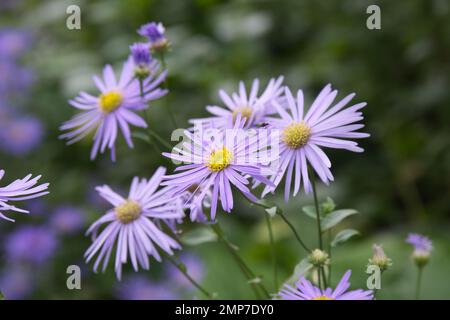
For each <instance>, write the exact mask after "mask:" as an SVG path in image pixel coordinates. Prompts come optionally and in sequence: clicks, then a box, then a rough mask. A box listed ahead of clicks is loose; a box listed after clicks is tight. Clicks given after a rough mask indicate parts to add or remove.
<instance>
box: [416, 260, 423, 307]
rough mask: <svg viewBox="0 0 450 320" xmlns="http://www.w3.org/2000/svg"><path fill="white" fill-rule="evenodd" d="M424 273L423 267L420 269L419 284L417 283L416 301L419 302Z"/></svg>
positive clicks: (418, 274)
mask: <svg viewBox="0 0 450 320" xmlns="http://www.w3.org/2000/svg"><path fill="white" fill-rule="evenodd" d="M422 272H423V267H418V273H417V283H416V300H419V297H420V284H421V282H422Z"/></svg>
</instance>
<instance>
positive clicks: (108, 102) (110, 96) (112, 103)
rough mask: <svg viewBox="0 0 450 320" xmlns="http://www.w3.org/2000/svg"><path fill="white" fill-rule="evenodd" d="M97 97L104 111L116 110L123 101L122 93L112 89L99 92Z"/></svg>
mask: <svg viewBox="0 0 450 320" xmlns="http://www.w3.org/2000/svg"><path fill="white" fill-rule="evenodd" d="M99 99H100V109H101V110H102V111H103V112H106V113H109V112H113V111H114V110H116V109H117V108H118V107H119V106H120V105H121V104H122V101H123V97H122V95H121V94H120V93H118V92H114V91H111V92H108V93H103V94H101V95H100V96H99Z"/></svg>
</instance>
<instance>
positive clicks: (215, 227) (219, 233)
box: [211, 223, 270, 299]
mask: <svg viewBox="0 0 450 320" xmlns="http://www.w3.org/2000/svg"><path fill="white" fill-rule="evenodd" d="M211 228H212V229H213V231H214V232H215V233H216V234H217V236H218V237H219V239H220V241H222V242H223V243H224V244H225V246H226V248H227V249H228V251H229V252H230V254H231V255H232V256H233V258H234V259H235V260H236V262H237V263H238V265H239V266H240V267H241V270H242V272H243V273H244V275H245V276H246V278H247V280H249V281H252V280H254V279H255V278H256V276H255V274H254V273H253V271H252V270H251V269H250V267H249V266H248V265H247V264H246V263H245V261H244V260H243V259H242V258H241V256H240V255H239V254H238V253H237V252H236V247H235V246H234V245H233V244H232V243H231V242H230V241H229V240H228V239H227V238H226V237H225V235H224V233H223V231H222V228H221V227H220V225H219V223H214V224H211ZM251 285H252V287H253V291H254V292H255V295H256V297H257V298H259V293H258V288H259V289H260V290H261V291H262V292H263V294H264V296H265V297H266V298H267V299H270V295H269V292H268V291H267V289H266V288H265V287H264V285H263V284H262V283H254V282H252V283H251Z"/></svg>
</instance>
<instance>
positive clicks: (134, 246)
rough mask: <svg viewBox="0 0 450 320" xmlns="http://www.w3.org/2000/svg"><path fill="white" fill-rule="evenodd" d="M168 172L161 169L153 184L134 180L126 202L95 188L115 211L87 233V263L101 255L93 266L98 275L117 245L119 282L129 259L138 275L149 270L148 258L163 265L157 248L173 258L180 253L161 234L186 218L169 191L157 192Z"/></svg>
mask: <svg viewBox="0 0 450 320" xmlns="http://www.w3.org/2000/svg"><path fill="white" fill-rule="evenodd" d="M165 172H166V169H165V168H162V167H160V168H158V170H156V172H155V174H154V175H153V176H152V178H151V179H150V180H147V179H139V178H137V177H135V178H134V179H133V181H132V183H131V188H130V192H129V194H128V197H127V198H124V197H122V196H121V195H119V194H117V193H116V192H114V191H113V190H112V189H111V188H110V187H108V186H106V185H104V186H101V187H97V188H96V189H97V191H98V192H99V194H100V196H101V197H103V198H104V199H105V200H107V201H108V202H109V203H111V204H112V205H113V208H112V209H111V210H109V211H108V212H107V213H106V214H105V215H104V216H103V217H101V218H100V219H99V220H97V221H96V222H94V223H93V224H92V226H91V227H90V228H89V229H88V231H87V233H86V234H87V235H89V234H90V235H92V238H93V243H92V245H91V246H90V247H89V249H88V250H87V251H86V253H85V258H86V262H89V261H90V260H91V259H92V258H93V257H94V256H95V255H96V254H98V256H97V258H96V261H95V264H94V271H95V272H97V270H98V267H99V265H100V263H101V262H102V261H103V267H102V272H104V271H105V269H106V267H107V265H108V261H109V258H110V256H111V252H112V250H113V248H114V246H115V244H116V243H117V247H116V257H115V272H116V275H117V278H118V279H119V280H120V279H121V276H122V264H124V263H126V262H127V260H128V257H129V258H130V260H131V264H132V266H133V268H134V270H135V271H137V270H138V269H139V265H140V266H141V267H142V268H143V269H145V270H148V269H149V267H150V264H149V259H148V256H149V255H150V256H153V257H154V258H155V259H156V260H157V261H161V256H160V254H159V253H158V250H157V247H159V248H160V249H161V250H163V251H164V252H166V253H167V254H170V255H172V254H173V249H180V245H179V244H178V243H177V242H176V241H175V240H174V239H173V238H172V237H170V236H169V235H167V234H166V233H164V231H162V230H161V227H162V226H163V225H164V224H165V223H169V222H170V221H173V220H178V219H180V218H182V217H183V216H184V213H183V210H182V208H181V203H180V202H179V201H173V199H172V198H171V197H169V196H168V194H167V189H164V188H162V189H161V188H160V189H159V190H158V187H159V186H160V183H161V179H162V177H163V175H164V174H165ZM105 224H106V226H105V227H104V228H103V230H101V231H100V229H101V228H102V226H104V225H105ZM99 231H100V232H99Z"/></svg>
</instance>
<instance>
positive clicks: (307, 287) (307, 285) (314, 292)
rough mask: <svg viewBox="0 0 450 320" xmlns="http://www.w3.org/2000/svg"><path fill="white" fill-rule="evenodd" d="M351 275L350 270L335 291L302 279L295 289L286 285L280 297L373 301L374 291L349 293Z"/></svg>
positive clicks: (285, 298)
mask: <svg viewBox="0 0 450 320" xmlns="http://www.w3.org/2000/svg"><path fill="white" fill-rule="evenodd" d="M351 273H352V272H351V270H348V271H347V272H346V273H345V274H344V276H343V277H342V279H341V281H339V283H338V285H337V286H336V289H334V290H333V289H331V288H327V289H325V290H321V289H320V288H318V287H316V286H314V285H313V284H312V283H311V282H310V281H308V280H306V279H305V278H304V277H302V278H300V280H299V281H297V282H296V283H295V287H292V286H290V285H284V287H283V289H282V290H281V291H280V293H279V294H278V296H279V297H280V298H281V299H282V300H372V299H373V292H372V290H361V289H358V290H352V291H347V290H348V289H349V288H350V282H349V281H348V280H349V278H350V275H351Z"/></svg>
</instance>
